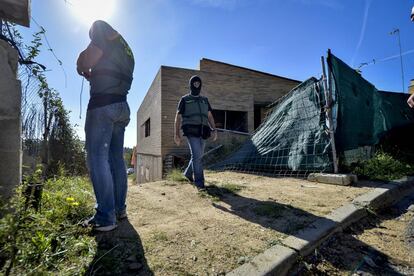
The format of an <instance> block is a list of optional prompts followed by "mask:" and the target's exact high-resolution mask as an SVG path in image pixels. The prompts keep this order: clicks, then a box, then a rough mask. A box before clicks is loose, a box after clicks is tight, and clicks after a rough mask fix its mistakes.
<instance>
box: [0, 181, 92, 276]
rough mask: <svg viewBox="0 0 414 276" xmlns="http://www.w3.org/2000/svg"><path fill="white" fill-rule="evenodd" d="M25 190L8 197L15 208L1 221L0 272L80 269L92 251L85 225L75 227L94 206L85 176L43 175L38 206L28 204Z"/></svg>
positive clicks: (36, 273) (83, 268)
mask: <svg viewBox="0 0 414 276" xmlns="http://www.w3.org/2000/svg"><path fill="white" fill-rule="evenodd" d="M24 189H25V185H21V186H20V187H19V188H18V189H17V190H16V193H15V196H14V197H13V198H12V200H11V203H10V204H11V206H12V209H13V210H14V212H13V213H8V214H6V215H5V216H4V217H3V218H2V219H1V220H0V248H1V251H0V274H1V272H3V273H6V274H7V273H11V274H13V275H22V274H35V275H42V274H50V273H52V274H60V275H62V274H63V275H69V274H70V275H72V274H82V273H83V272H84V271H86V269H87V267H88V265H89V264H90V262H91V261H92V259H93V257H94V254H95V250H96V244H95V240H94V238H93V237H91V236H89V235H88V234H89V230H87V229H84V228H81V227H80V226H79V222H80V221H82V220H83V219H85V218H87V217H88V216H90V215H92V211H93V202H94V200H93V194H92V191H91V185H90V183H89V181H88V180H87V179H85V178H81V177H73V178H67V177H61V178H58V179H55V180H48V181H47V182H46V183H45V184H44V187H43V194H42V201H41V205H40V209H39V211H35V210H34V209H31V208H27V206H26V198H25V197H24V196H23V193H22V191H23V190H24Z"/></svg>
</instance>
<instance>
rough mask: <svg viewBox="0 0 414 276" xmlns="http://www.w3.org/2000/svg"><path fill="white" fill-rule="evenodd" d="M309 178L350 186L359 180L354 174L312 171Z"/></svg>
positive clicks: (315, 180)
mask: <svg viewBox="0 0 414 276" xmlns="http://www.w3.org/2000/svg"><path fill="white" fill-rule="evenodd" d="M308 180H309V181H312V182H319V183H325V184H334V185H342V186H348V185H351V184H352V183H354V182H357V181H358V178H357V176H356V175H353V174H327V173H311V174H309V176H308Z"/></svg>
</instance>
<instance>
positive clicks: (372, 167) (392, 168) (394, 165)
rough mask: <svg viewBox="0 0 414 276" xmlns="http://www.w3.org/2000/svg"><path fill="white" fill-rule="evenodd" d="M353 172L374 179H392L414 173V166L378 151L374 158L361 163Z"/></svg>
mask: <svg viewBox="0 0 414 276" xmlns="http://www.w3.org/2000/svg"><path fill="white" fill-rule="evenodd" d="M353 173H355V174H357V175H358V176H362V177H365V178H368V179H372V180H382V181H391V180H395V179H398V178H401V177H403V176H405V175H411V174H413V173H414V167H413V166H412V165H408V164H405V163H403V162H401V161H399V160H396V159H395V158H393V157H392V156H391V155H390V154H388V153H384V152H378V153H376V154H375V156H374V157H373V158H372V159H370V160H367V161H364V162H361V163H359V164H358V165H357V166H356V167H355V168H354V169H353Z"/></svg>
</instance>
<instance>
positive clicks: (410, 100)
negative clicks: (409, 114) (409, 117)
mask: <svg viewBox="0 0 414 276" xmlns="http://www.w3.org/2000/svg"><path fill="white" fill-rule="evenodd" d="M407 103H408V105H409V106H410V107H411V108H414V94H412V95H411V96H410V97H409V98H408V100H407Z"/></svg>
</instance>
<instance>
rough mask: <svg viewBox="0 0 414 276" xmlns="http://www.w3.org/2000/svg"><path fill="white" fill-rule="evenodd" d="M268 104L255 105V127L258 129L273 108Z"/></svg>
mask: <svg viewBox="0 0 414 276" xmlns="http://www.w3.org/2000/svg"><path fill="white" fill-rule="evenodd" d="M267 106H268V105H267V104H255V105H254V129H255V130H256V129H257V128H258V127H259V126H260V125H261V124H262V123H263V121H264V119H266V116H267V114H268V113H269V111H270V110H271V109H270V108H268V107H267Z"/></svg>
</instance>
